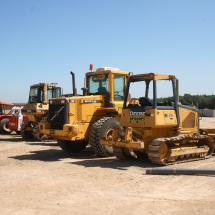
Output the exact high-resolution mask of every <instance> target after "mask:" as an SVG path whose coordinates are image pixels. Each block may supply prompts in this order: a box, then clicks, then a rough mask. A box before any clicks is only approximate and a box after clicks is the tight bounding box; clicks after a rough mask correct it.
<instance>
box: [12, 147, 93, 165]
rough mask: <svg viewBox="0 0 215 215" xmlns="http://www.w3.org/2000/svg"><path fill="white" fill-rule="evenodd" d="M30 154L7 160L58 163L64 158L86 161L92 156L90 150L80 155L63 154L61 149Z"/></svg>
mask: <svg viewBox="0 0 215 215" xmlns="http://www.w3.org/2000/svg"><path fill="white" fill-rule="evenodd" d="M29 153H30V154H24V155H18V156H12V157H9V158H12V159H17V160H39V161H44V162H46V161H47V162H51V161H59V160H61V159H64V158H73V159H77V158H78V159H86V158H90V157H91V158H92V157H94V155H93V154H92V151H91V150H88V149H86V150H85V151H83V152H81V153H75V154H73V153H70V154H69V153H65V152H64V151H62V150H61V149H46V150H38V151H30V152H29Z"/></svg>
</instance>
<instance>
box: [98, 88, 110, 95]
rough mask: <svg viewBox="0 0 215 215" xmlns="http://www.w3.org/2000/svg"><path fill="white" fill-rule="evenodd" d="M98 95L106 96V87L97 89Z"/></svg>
mask: <svg viewBox="0 0 215 215" xmlns="http://www.w3.org/2000/svg"><path fill="white" fill-rule="evenodd" d="M98 93H99V94H102V95H107V94H108V91H107V89H106V87H99V88H98Z"/></svg>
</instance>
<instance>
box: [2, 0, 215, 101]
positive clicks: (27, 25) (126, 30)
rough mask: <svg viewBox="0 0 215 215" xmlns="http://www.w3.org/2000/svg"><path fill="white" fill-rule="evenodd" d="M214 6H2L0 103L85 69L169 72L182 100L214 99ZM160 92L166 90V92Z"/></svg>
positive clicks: (46, 0) (47, 2)
mask: <svg viewBox="0 0 215 215" xmlns="http://www.w3.org/2000/svg"><path fill="white" fill-rule="evenodd" d="M214 10H215V1H213V0H0V78H1V84H0V100H7V101H11V102H25V101H27V97H28V90H29V85H30V84H33V83H37V82H44V81H48V82H59V83H60V84H61V85H62V86H63V87H64V92H65V93H69V92H70V91H71V77H70V75H69V71H70V70H73V71H74V72H75V73H76V79H77V83H78V88H79V89H80V88H81V87H82V86H83V77H84V73H85V72H86V71H87V70H88V67H89V64H90V63H93V64H94V65H95V67H102V66H112V67H117V68H121V69H123V70H127V71H131V72H134V73H148V72H155V73H170V74H176V75H177V76H178V78H179V79H180V91H181V94H184V93H192V94H197V93H198V94H212V93H213V94H215V84H214V82H215V13H214ZM164 91H165V89H164Z"/></svg>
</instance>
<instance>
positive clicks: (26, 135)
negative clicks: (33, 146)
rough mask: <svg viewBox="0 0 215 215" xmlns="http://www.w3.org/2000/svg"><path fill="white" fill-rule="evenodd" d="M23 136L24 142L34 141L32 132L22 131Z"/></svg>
mask: <svg viewBox="0 0 215 215" xmlns="http://www.w3.org/2000/svg"><path fill="white" fill-rule="evenodd" d="M21 136H22V139H23V140H33V139H34V136H33V134H32V132H30V131H26V130H25V129H21Z"/></svg>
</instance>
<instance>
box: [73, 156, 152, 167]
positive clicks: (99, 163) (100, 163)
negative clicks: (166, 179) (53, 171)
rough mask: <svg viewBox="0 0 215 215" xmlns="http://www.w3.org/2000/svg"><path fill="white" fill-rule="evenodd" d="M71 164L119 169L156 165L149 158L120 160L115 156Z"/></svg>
mask: <svg viewBox="0 0 215 215" xmlns="http://www.w3.org/2000/svg"><path fill="white" fill-rule="evenodd" d="M71 164H73V165H74V164H75V165H80V166H84V167H87V168H90V167H101V168H111V169H119V170H127V169H128V168H129V167H131V166H136V167H142V168H152V167H156V166H155V165H154V164H152V163H150V162H149V161H148V160H137V159H134V160H118V159H117V158H115V157H109V158H94V159H85V160H81V161H74V162H71Z"/></svg>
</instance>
